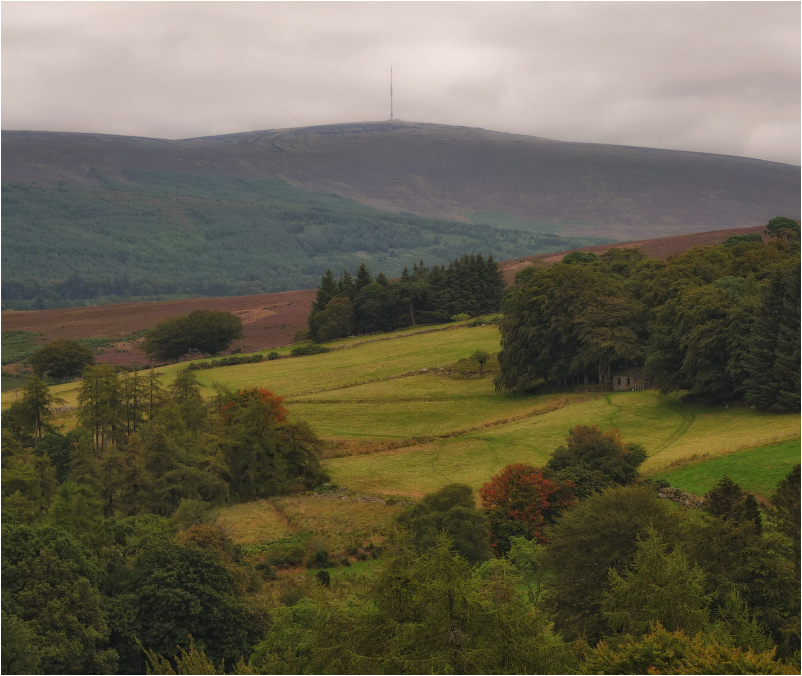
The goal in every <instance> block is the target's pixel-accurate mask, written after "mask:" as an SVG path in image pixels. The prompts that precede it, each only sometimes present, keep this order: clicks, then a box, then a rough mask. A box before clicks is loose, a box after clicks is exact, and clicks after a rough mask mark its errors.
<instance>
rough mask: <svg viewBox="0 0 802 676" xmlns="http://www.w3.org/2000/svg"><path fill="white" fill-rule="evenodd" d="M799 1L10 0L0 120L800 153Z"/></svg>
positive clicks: (145, 129) (128, 129)
mask: <svg viewBox="0 0 802 676" xmlns="http://www.w3.org/2000/svg"><path fill="white" fill-rule="evenodd" d="M799 20H800V6H799V4H798V3H778V2H768V3H763V2H756V3H751V2H743V3H742V2H733V3H730V2H709V3H708V2H679V3H662V2H657V3H652V2H648V3H638V2H623V3H606V2H577V3H573V2H568V3H563V2H554V3H550V2H511V3H505V2H500V3H496V2H476V3H474V2H467V3H463V2H453V3H452V2H410V3H407V2H388V3H384V2H356V3H339V2H331V3H330V2H323V3H312V2H231V3H228V2H221V3H217V2H201V3H195V2H178V3H171V2H121V3H116V2H115V3H105V2H98V3H94V2H93V3H81V2H78V3H72V2H70V3H38V2H37V3H28V2H22V3H20V2H4V3H3V4H2V56H3V59H2V89H3V92H2V93H3V111H2V113H3V128H6V129H11V128H17V129H23V128H24V129H58V130H66V131H95V132H105V133H117V134H134V135H152V136H161V137H167V138H177V137H179V138H180V137H189V136H200V135H210V134H219V133H231V132H237V131H248V130H251V129H265V128H279V127H292V126H304V125H309V124H325V123H334V122H349V121H359V120H378V119H386V118H387V117H388V116H389V100H388V94H389V92H388V85H389V82H388V79H389V72H388V71H389V67H390V65H391V64H392V65H393V68H394V86H395V114H396V117H398V118H400V119H407V120H416V121H422V122H441V123H446V124H462V125H468V126H480V127H484V128H487V129H496V130H500V131H510V132H516V133H523V134H531V135H536V136H545V137H550V138H557V139H561V140H567V141H591V142H599V143H619V144H626V145H646V146H655V147H667V148H679V149H686V150H697V151H705V152H717V153H725V154H735V155H738V154H744V155H749V156H753V157H761V158H764V159H771V160H776V161H783V162H791V163H795V164H798V163H799V149H800V132H799V127H800V124H799V120H800V105H799V104H800V58H799V54H800V30H799Z"/></svg>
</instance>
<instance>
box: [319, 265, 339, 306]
mask: <svg viewBox="0 0 802 676" xmlns="http://www.w3.org/2000/svg"><path fill="white" fill-rule="evenodd" d="M338 293H339V289H338V288H337V282H335V281H334V275H333V274H331V270H326V274H325V275H323V277H322V278H321V280H320V286H318V287H317V296H316V297H315V302H314V303H313V305H312V314H314V313H315V312H321V311H323V310H325V309H326V305H328V303H329V301H330V300H331V299H332V298H334V297H335V296H336V295H337V294H338Z"/></svg>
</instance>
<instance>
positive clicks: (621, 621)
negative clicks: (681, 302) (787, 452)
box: [2, 242, 800, 673]
mask: <svg viewBox="0 0 802 676" xmlns="http://www.w3.org/2000/svg"><path fill="white" fill-rule="evenodd" d="M753 246H755V245H753V244H748V243H747V244H745V245H744V244H739V245H737V246H736V247H734V249H737V248H738V247H753ZM760 246H764V245H760ZM768 246H769V247H770V248H772V247H773V248H775V249H776V250H777V251H780V252H781V253H782V249H781V248H780V247H782V246H786V243H785V242H779V244H770V245H768ZM756 251H758V249H757V248H756ZM739 255H745V254H739ZM756 255H758V254H756ZM638 259H639V256H638V255H637V254H636V253H635V254H633V253H631V252H630V253H627V254H624V255H621V254H616V253H613V254H612V255H611V256H609V257H608V258H607V259H602V260H601V261H599V262H593V261H585V262H582V261H578V262H575V263H571V264H570V265H565V266H564V267H570V268H572V269H575V270H585V271H591V272H593V271H594V270H596V269H597V267H598V266H601V265H608V266H610V268H611V269H612V268H616V269H617V270H618V273H617V274H621V275H622V279H623V280H632V275H629V273H626V271H627V270H628V269H631V268H632V267H635V266H637V264H638V263H639V262H640V261H639V260H638ZM645 263H648V261H646V262H645ZM669 265H670V264H669ZM780 267H782V265H781V266H780ZM661 269H662V268H661ZM625 273H626V274H625ZM572 274H573V273H572ZM593 274H595V272H593ZM772 274H773V273H772V272H771V271H769V272H768V274H767V276H766V277H765V278H764V279H765V280H769V279H771V278H772V277H771V275H772ZM412 276H414V275H410V277H412ZM368 278H369V273H367V267H366V266H365V267H364V268H363V269H361V270H360V271H359V272H358V273H357V275H356V277H354V278H351V282H352V284H353V287H355V288H356V287H357V286H359V288H360V289H366V288H369V287H370V286H372V285H373V284H377V283H378V284H379V285H381V282H374V281H368ZM329 281H330V282H331V286H332V287H333V288H334V289H335V291H336V292H337V293H339V287H340V284H338V283H337V281H335V280H334V278H333V277H331V279H330V280H329ZM384 281H385V283H387V282H386V279H385V280H384ZM530 281H531V282H532V283H533V284H534V283H535V281H536V280H535V277H534V276H530ZM340 283H341V284H342V286H343V288H348V285H349V281H348V277H347V276H346V275H345V274H344V275H343V276H342V277H341V279H340ZM628 283H629V282H627V284H628ZM324 284H325V280H324V282H322V283H321V287H323V286H324ZM387 284H389V283H387ZM731 284H732V282H731V280H728V281H727V282H724V283H723V284H722V286H725V287H727V288H729V287H728V286H727V285H731ZM761 284H762V286H761ZM755 285H756V287H757V290H756V291H755V293H754V294H753V299H755V300H757V299H759V298H761V297H762V294H764V293H767V292H766V291H765V289H766V288H770V283H769V282H768V281H766V282H765V283H763V282H760V281H755ZM625 286H626V285H625ZM655 288H657V287H655ZM572 293H573V291H572ZM355 297H356V296H355ZM340 298H341V299H342V300H350V299H348V298H347V297H346V296H340ZM331 300H332V299H329V301H328V302H327V303H326V307H328V306H329V305H330V303H331ZM756 307H759V305H757V306H756ZM419 310H420V308H418V307H416V308H415V311H416V312H418V311H419ZM587 328H588V327H585V329H587ZM483 330H484V329H481V328H480V329H464V331H465V332H469V331H475V332H478V331H483ZM447 333H448V334H452V333H459V332H457V331H449V332H447ZM580 338H581V335H580ZM313 347H314V346H313ZM475 347H476V344H474V345H470V346H465V345H464V344H463V346H462V348H461V349H462V353H463V354H465V355H469V354H471V352H472V351H473V350H474V348H475ZM647 347H648V345H647ZM325 349H327V348H324V350H325ZM346 352H351V351H342V352H337V353H333V354H332V355H331V356H332V357H333V355H334V354H337V355H338V357H339V355H343V354H346ZM775 353H776V348H775ZM473 358H474V359H475V363H476V366H475V370H477V369H479V364H480V363H481V359H482V358H483V355H476V353H475V352H474V355H473ZM235 359H239V358H235ZM222 363H224V362H223V361H220V362H218V365H222ZM266 366H268V363H267V362H265V363H264V364H262V365H261V366H259V367H257V368H262V367H266ZM270 366H271V367H272V366H285V367H288V368H290V369H292V368H294V367H297V366H299V363H298V362H297V361H294V360H286V361H285V362H279V363H271V364H270ZM363 368H364V365H363ZM404 368H407V367H406V366H404ZM170 370H172V369H170ZM399 370H400V369H399ZM594 370H595V369H594ZM602 370H604V369H602ZM196 375H197V376H200V377H203V376H206V372H203V371H195V370H190V369H184V370H177V369H176V370H175V373H174V376H175V377H174V379H172V380H171V381H169V382H170V384H169V386H162V385H161V384H160V381H159V379H158V378H157V376H156V374H155V373H154V372H153V371H151V372H150V373H142V372H133V373H120V372H117V371H116V370H115V369H114V368H113V367H111V366H108V365H101V366H89V367H87V368H86V369H85V371H84V379H83V382H82V383H81V386H80V396H79V401H78V404H79V408H78V412H77V413H78V415H77V418H78V427H77V428H76V429H74V430H72V431H70V432H68V433H61V432H60V431H59V430H58V429H56V428H55V427H54V426H53V425H52V416H53V414H54V412H53V407H54V405H56V404H57V401H56V400H55V398H54V396H53V394H52V392H51V391H50V390H48V389H47V387H46V386H45V384H44V383H43V382H42V381H41V380H40V379H38V378H31V379H30V381H29V382H28V387H27V388H26V390H25V392H24V393H22V396H21V397H20V399H19V400H18V401H17V402H16V403H15V404H13V405H12V406H11V407H9V408H8V409H6V411H5V412H4V416H3V455H2V470H3V473H2V501H3V503H2V505H3V528H4V532H3V552H2V555H3V594H4V596H3V618H2V619H3V629H4V631H3V652H2V660H3V664H2V666H3V671H5V672H9V673H17V672H19V673H37V672H43V673H144V672H145V669H146V668H149V669H150V670H151V671H152V672H154V673H201V672H203V673H456V672H461V673H647V672H648V671H649V670H650V669H651V672H652V673H653V672H655V671H658V672H664V673H684V672H689V673H740V672H743V673H798V671H799V662H798V660H799V652H798V651H799V647H800V629H799V626H800V625H799V615H800V602H799V599H800V590H799V582H800V581H799V551H800V545H799V533H800V528H799V467H798V466H797V467H796V468H795V469H794V470H793V471H792V472H791V473H790V474H789V475H788V477H787V478H786V479H785V480H783V481H782V482H780V484H779V485H778V486H777V490H776V493H775V494H774V495H772V496H771V498H770V499H771V503H772V504H771V506H770V507H769V508H766V509H763V510H761V509H760V508H759V507H758V504H757V501H756V500H755V498H754V496H752V495H751V494H750V493H749V492H748V491H745V490H743V489H742V488H741V487H740V486H738V485H737V484H736V483H735V482H734V481H732V480H730V479H727V478H726V477H722V478H721V479H720V480H719V481H718V483H717V484H716V486H715V487H714V488H713V489H712V490H710V491H709V492H708V495H707V502H706V503H705V508H704V509H701V510H689V509H685V508H683V507H680V506H678V505H675V504H673V503H671V502H669V501H667V500H663V499H660V498H659V497H658V495H657V493H656V492H655V491H654V490H653V488H652V487H651V486H650V485H649V484H648V483H646V482H642V483H641V482H640V477H639V468H640V467H641V464H642V463H643V462H644V459H645V457H646V454H645V451H644V449H643V447H642V446H641V445H640V444H638V443H635V442H634V441H631V440H629V439H627V440H626V442H625V441H624V439H622V437H621V434H620V433H619V432H617V431H616V430H609V429H607V430H604V429H600V428H598V427H595V426H592V425H589V424H585V425H581V424H580V425H577V424H573V426H572V427H571V429H570V430H568V432H567V435H568V436H567V438H565V440H564V442H563V443H560V441H559V440H556V441H555V442H554V444H553V446H552V447H555V446H556V448H555V449H554V451H553V453H552V454H551V456H550V457H549V458H548V460H546V459H545V458H543V460H542V462H543V466H542V467H536V466H534V465H531V464H527V463H517V464H513V465H509V466H507V467H505V468H504V470H503V471H501V472H499V473H497V474H496V475H495V476H492V477H490V476H488V477H487V483H486V484H485V486H484V487H483V489H482V491H481V492H480V497H481V498H482V502H483V504H482V506H481V507H477V506H476V502H475V498H474V494H473V492H472V491H471V489H470V487H469V486H466V485H461V484H449V485H446V486H445V487H443V488H441V489H440V490H437V491H435V492H432V493H429V494H427V495H425V496H424V497H423V498H422V499H420V500H419V501H417V502H415V503H414V504H413V505H411V506H409V507H406V508H405V509H403V511H400V514H399V515H398V517H397V525H399V526H401V528H400V529H399V530H397V531H396V530H394V529H392V530H390V532H389V533H387V531H385V532H383V533H382V534H381V536H380V537H382V540H381V541H380V546H379V547H373V545H372V544H371V551H372V553H373V555H374V557H381V558H380V560H379V561H372V562H366V563H370V564H371V565H372V568H370V569H369V570H367V574H364V575H363V576H359V575H353V574H352V575H349V574H348V573H347V572H346V571H348V570H351V567H350V564H351V562H350V561H345V562H344V563H341V564H338V562H337V560H338V558H339V556H340V555H337V556H332V555H331V554H330V552H329V549H328V548H327V545H326V544H325V543H324V539H323V537H322V536H319V534H315V535H312V536H310V534H309V533H306V534H304V537H303V538H301V537H299V536H293V537H287V538H285V539H283V540H280V541H279V540H277V541H274V542H272V543H270V544H260V545H257V546H256V547H258V551H259V552H260V559H261V560H258V559H257V560H254V558H246V556H244V554H243V552H244V551H245V550H243V549H240V548H239V547H236V546H234V545H233V544H232V542H231V541H230V540H229V539H228V538H227V537H226V535H225V532H224V531H223V530H221V528H218V527H216V526H210V525H208V523H209V522H207V521H204V517H205V515H207V514H208V513H209V511H208V510H209V509H210V508H211V507H214V506H217V505H224V504H227V503H231V502H244V501H254V500H257V499H259V498H266V497H269V496H277V495H283V496H287V495H288V494H291V493H293V492H296V491H304V490H308V489H316V491H315V494H314V495H312V494H310V495H309V496H308V499H309V500H310V501H311V500H313V498H320V499H321V501H322V500H323V498H334V497H341V496H340V495H339V494H337V495H335V494H333V492H332V491H330V490H329V489H331V488H332V487H331V486H328V487H326V490H322V487H320V484H321V483H322V482H324V481H325V480H326V477H325V475H324V473H323V469H322V466H321V460H320V458H321V443H320V441H319V440H318V439H317V437H316V436H315V434H314V433H313V431H312V430H311V429H310V428H309V426H308V425H306V424H305V423H303V422H300V421H298V419H297V418H294V417H291V416H290V415H289V414H288V411H287V409H286V408H285V404H284V402H283V400H282V398H281V397H279V396H277V395H275V394H274V393H273V392H271V391H270V390H266V389H263V388H260V387H245V386H242V385H240V386H239V387H240V389H239V390H237V391H236V392H232V391H226V390H225V388H223V387H221V386H219V385H216V386H215V387H214V391H215V392H214V395H213V396H211V397H210V398H209V399H208V400H204V398H203V397H202V396H201V387H200V385H199V383H198V382H197V380H196ZM293 377H295V378H297V377H298V373H297V369H296V370H295V371H293ZM212 378H213V376H211V377H210V380H209V382H211V381H212ZM441 382H442V381H441ZM461 382H462V381H461ZM463 392H464V393H468V394H470V393H471V392H470V390H468V389H467V388H466V389H465V390H464V391H463ZM620 396H623V397H626V396H630V395H628V394H622V395H620ZM632 396H633V397H638V396H640V395H632ZM654 396H657V395H654ZM496 398H497V399H502V398H504V399H506V397H498V396H497V397H496ZM393 402H394V404H393V405H396V406H397V405H398V397H397V393H396V396H395V398H394V399H393ZM592 402H593V400H591V403H592ZM430 405H431V404H430ZM677 406H679V407H682V406H686V408H694V407H689V406H687V405H683V404H681V403H677ZM695 408H699V407H695ZM352 410H354V409H352ZM507 410H509V409H507ZM585 410H587V409H585ZM771 417H773V416H771ZM565 419H566V420H567V418H565ZM566 427H568V425H566ZM563 434H565V433H563ZM558 444H559V445H558ZM467 457H468V456H461V457H460V459H459V460H458V461H457V462H464V460H463V459H462V458H467ZM346 460H351V458H346ZM427 467H431V468H432V471H437V470H436V469H435V467H436V466H435V463H434V460H431V461H430V462H429V464H428V465H427ZM377 479H379V480H381V479H382V477H377ZM441 485H442V484H441ZM338 493H339V492H338ZM342 497H345V496H344V495H343V496H342ZM302 499H306V498H296V497H294V496H293V497H292V499H291V500H290V498H288V497H283V498H274V499H272V500H271V502H270V504H271V505H273V504H275V505H276V512H277V514H279V515H280V516H281V518H282V519H286V520H287V521H289V520H290V518H294V516H291V515H285V514H284V513H283V512H281V511H280V509H279V506H280V505H281V504H283V505H284V508H285V509H286V505H287V503H289V502H293V503H294V502H296V500H297V501H298V502H299V503H300V501H301V500H302ZM374 499H375V498H374ZM387 502H388V504H389V502H390V501H389V500H388V501H387ZM255 504H258V505H259V507H258V509H260V510H262V509H263V506H264V503H255ZM332 504H334V503H333V502H331V503H328V505H327V506H326V507H324V508H323V509H324V510H329V509H331V507H330V506H331V505H332ZM384 507H385V505H382V508H384ZM351 513H352V512H349V514H351ZM218 523H219V522H218ZM384 536H386V537H384ZM358 544H360V546H362V545H361V541H358ZM491 545H492V546H493V547H492V549H491ZM358 550H359V547H356V546H354V547H353V551H349V548H346V551H347V552H348V553H349V554H352V555H353V554H355V553H356V552H357V551H358ZM254 551H256V548H255V549H254ZM491 552H495V553H496V554H497V556H496V557H492V556H490V554H491ZM362 553H363V554H366V553H367V550H364V549H363V552H362ZM364 558H367V556H366V555H365V556H364ZM304 563H306V565H307V567H310V570H308V571H306V570H300V571H299V570H298V568H299V567H300V566H302V565H303V564H304ZM357 565H362V563H358V564H357ZM314 568H325V570H318V571H317V572H315V571H314ZM287 569H290V570H287ZM362 570H363V572H364V569H362Z"/></svg>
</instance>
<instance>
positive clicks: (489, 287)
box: [309, 254, 504, 361]
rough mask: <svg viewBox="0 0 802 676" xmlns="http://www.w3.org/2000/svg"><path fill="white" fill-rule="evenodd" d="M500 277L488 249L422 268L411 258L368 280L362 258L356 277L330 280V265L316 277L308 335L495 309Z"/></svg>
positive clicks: (322, 336) (362, 330)
mask: <svg viewBox="0 0 802 676" xmlns="http://www.w3.org/2000/svg"><path fill="white" fill-rule="evenodd" d="M503 294H504V279H503V277H502V275H501V271H500V270H499V267H498V264H497V263H496V262H495V260H493V256H492V254H491V255H490V256H489V257H488V258H487V259H485V258H484V256H482V254H465V255H463V256H462V257H461V258H458V259H456V260H454V261H452V262H451V263H449V265H448V267H446V266H445V265H435V266H434V267H432V268H427V267H426V266H425V265H424V264H423V261H420V262H419V263H415V265H414V266H413V268H412V274H409V270H408V269H407V268H404V270H403V272H402V274H401V277H400V278H399V279H397V280H394V281H389V280H388V279H387V277H386V276H385V275H384V273H379V274H378V275H377V276H376V279H375V280H374V279H373V277H372V276H371V274H370V272H369V270H368V268H367V266H366V265H365V263H362V264H361V265H360V266H359V270H358V272H357V275H356V277H353V276H352V275H351V273H350V272H348V270H345V271H344V272H343V273H342V275H340V278H339V280H338V281H336V282H335V280H334V275H333V274H332V273H331V270H327V271H326V274H325V275H323V277H322V279H321V280H320V285H319V286H318V288H317V296H316V299H315V302H314V304H313V305H312V313H311V314H310V315H309V335H310V337H311V338H312V339H314V340H319V341H326V340H332V339H334V338H343V337H345V336H348V335H352V334H357V333H376V332H380V331H390V330H392V329H396V328H401V327H405V326H415V325H416V324H427V323H439V322H446V321H448V320H449V319H450V318H452V317H453V316H455V315H460V314H464V315H465V316H466V318H469V317H470V316H475V315H480V314H486V313H489V312H496V311H498V309H499V306H500V304H501V299H502V296H503ZM485 361H486V359H485Z"/></svg>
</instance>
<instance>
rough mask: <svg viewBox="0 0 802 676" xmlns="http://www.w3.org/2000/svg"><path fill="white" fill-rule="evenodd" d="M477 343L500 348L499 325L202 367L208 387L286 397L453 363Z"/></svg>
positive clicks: (200, 373)
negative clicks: (253, 390) (259, 389)
mask: <svg viewBox="0 0 802 676" xmlns="http://www.w3.org/2000/svg"><path fill="white" fill-rule="evenodd" d="M478 349H483V350H487V351H488V352H497V351H498V350H499V332H498V327H496V326H492V325H491V326H477V327H472V328H467V327H462V326H461V327H458V328H454V329H449V330H444V331H434V332H429V333H417V334H412V335H408V336H406V337H399V338H395V339H391V340H376V341H375V342H368V343H362V344H360V345H357V346H356V347H349V348H343V349H338V350H332V351H331V352H327V353H325V354H316V355H310V356H308V357H296V358H292V359H276V360H273V361H263V362H259V363H256V364H242V365H239V366H227V367H223V368H218V369H210V370H208V371H205V370H204V371H198V372H197V376H198V381H199V382H201V383H202V384H204V385H206V386H207V387H212V385H213V384H214V383H220V384H221V385H224V386H225V387H228V388H230V389H234V390H236V389H241V388H245V387H267V388H269V389H271V390H273V391H274V392H275V393H276V394H278V395H281V396H284V397H297V396H299V395H303V394H309V393H312V392H319V391H321V390H324V389H325V390H331V389H333V388H339V387H343V386H346V385H356V384H361V383H367V382H371V381H376V380H381V379H383V378H388V377H390V376H394V375H398V374H399V373H406V372H410V371H419V370H420V369H423V368H432V367H436V366H439V365H442V364H450V363H453V362H455V361H457V360H458V359H461V358H463V357H469V356H470V355H471V354H472V353H473V352H475V351H476V350H478Z"/></svg>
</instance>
